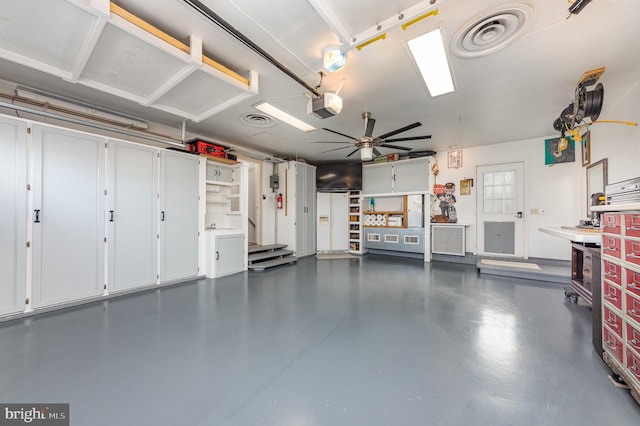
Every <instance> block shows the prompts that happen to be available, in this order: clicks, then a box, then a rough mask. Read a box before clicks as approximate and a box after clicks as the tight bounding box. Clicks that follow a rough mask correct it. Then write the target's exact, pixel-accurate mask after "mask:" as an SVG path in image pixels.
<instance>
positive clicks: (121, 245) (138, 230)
mask: <svg viewBox="0 0 640 426" xmlns="http://www.w3.org/2000/svg"><path fill="white" fill-rule="evenodd" d="M158 152H159V151H158V149H156V148H151V147H147V146H142V145H136V144H131V143H126V142H117V141H110V142H109V161H108V164H109V182H108V190H107V193H108V201H107V203H108V206H107V221H108V222H107V229H108V231H109V237H108V240H107V241H108V246H109V262H108V265H109V290H110V291H120V290H126V289H130V288H135V287H140V286H144V285H150V284H155V283H156V282H157V274H158V249H157V247H158V239H157V237H156V236H157V234H158V220H157V217H158V196H157V194H158Z"/></svg>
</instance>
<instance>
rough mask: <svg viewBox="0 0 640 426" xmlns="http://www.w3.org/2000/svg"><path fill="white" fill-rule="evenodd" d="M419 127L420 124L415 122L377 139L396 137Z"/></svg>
mask: <svg viewBox="0 0 640 426" xmlns="http://www.w3.org/2000/svg"><path fill="white" fill-rule="evenodd" d="M420 126H422V123H420V122H419V121H416V122H415V123H413V124H409V125H408V126H404V127H401V128H399V129H396V130H394V131H392V132H389V133H385V134H384V135H380V136H378V139H386V138H388V137H389V136H393V135H397V134H398V133H402V132H406V131H407V130H411V129H415V128H416V127H420Z"/></svg>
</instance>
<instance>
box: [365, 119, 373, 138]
mask: <svg viewBox="0 0 640 426" xmlns="http://www.w3.org/2000/svg"><path fill="white" fill-rule="evenodd" d="M375 125H376V120H374V119H373V118H370V119H368V120H367V128H366V129H365V131H364V135H365V136H366V137H368V138H370V137H371V135H373V128H374V127H375Z"/></svg>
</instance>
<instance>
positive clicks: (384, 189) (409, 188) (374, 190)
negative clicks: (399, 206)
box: [362, 158, 431, 196]
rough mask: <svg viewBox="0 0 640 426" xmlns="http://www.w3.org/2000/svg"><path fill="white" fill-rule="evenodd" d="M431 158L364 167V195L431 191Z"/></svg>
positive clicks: (366, 165)
mask: <svg viewBox="0 0 640 426" xmlns="http://www.w3.org/2000/svg"><path fill="white" fill-rule="evenodd" d="M429 164H430V159H429V158H413V159H410V160H399V161H392V162H388V163H377V164H375V163H374V164H365V165H363V166H362V193H363V194H364V195H365V196H366V195H373V194H425V193H428V192H430V191H431V184H430V179H429V177H430V174H429Z"/></svg>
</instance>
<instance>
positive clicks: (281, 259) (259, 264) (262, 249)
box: [248, 244, 298, 271]
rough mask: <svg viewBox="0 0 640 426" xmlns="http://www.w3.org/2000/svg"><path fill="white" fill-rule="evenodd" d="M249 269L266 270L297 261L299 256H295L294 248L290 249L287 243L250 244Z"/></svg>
mask: <svg viewBox="0 0 640 426" xmlns="http://www.w3.org/2000/svg"><path fill="white" fill-rule="evenodd" d="M248 260H249V269H250V270H252V271H264V270H265V269H269V268H273V267H276V266H280V265H288V264H292V263H296V262H297V261H298V258H297V257H295V256H293V250H288V249H287V245H286V244H269V245H266V246H260V245H254V246H249V256H248Z"/></svg>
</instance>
